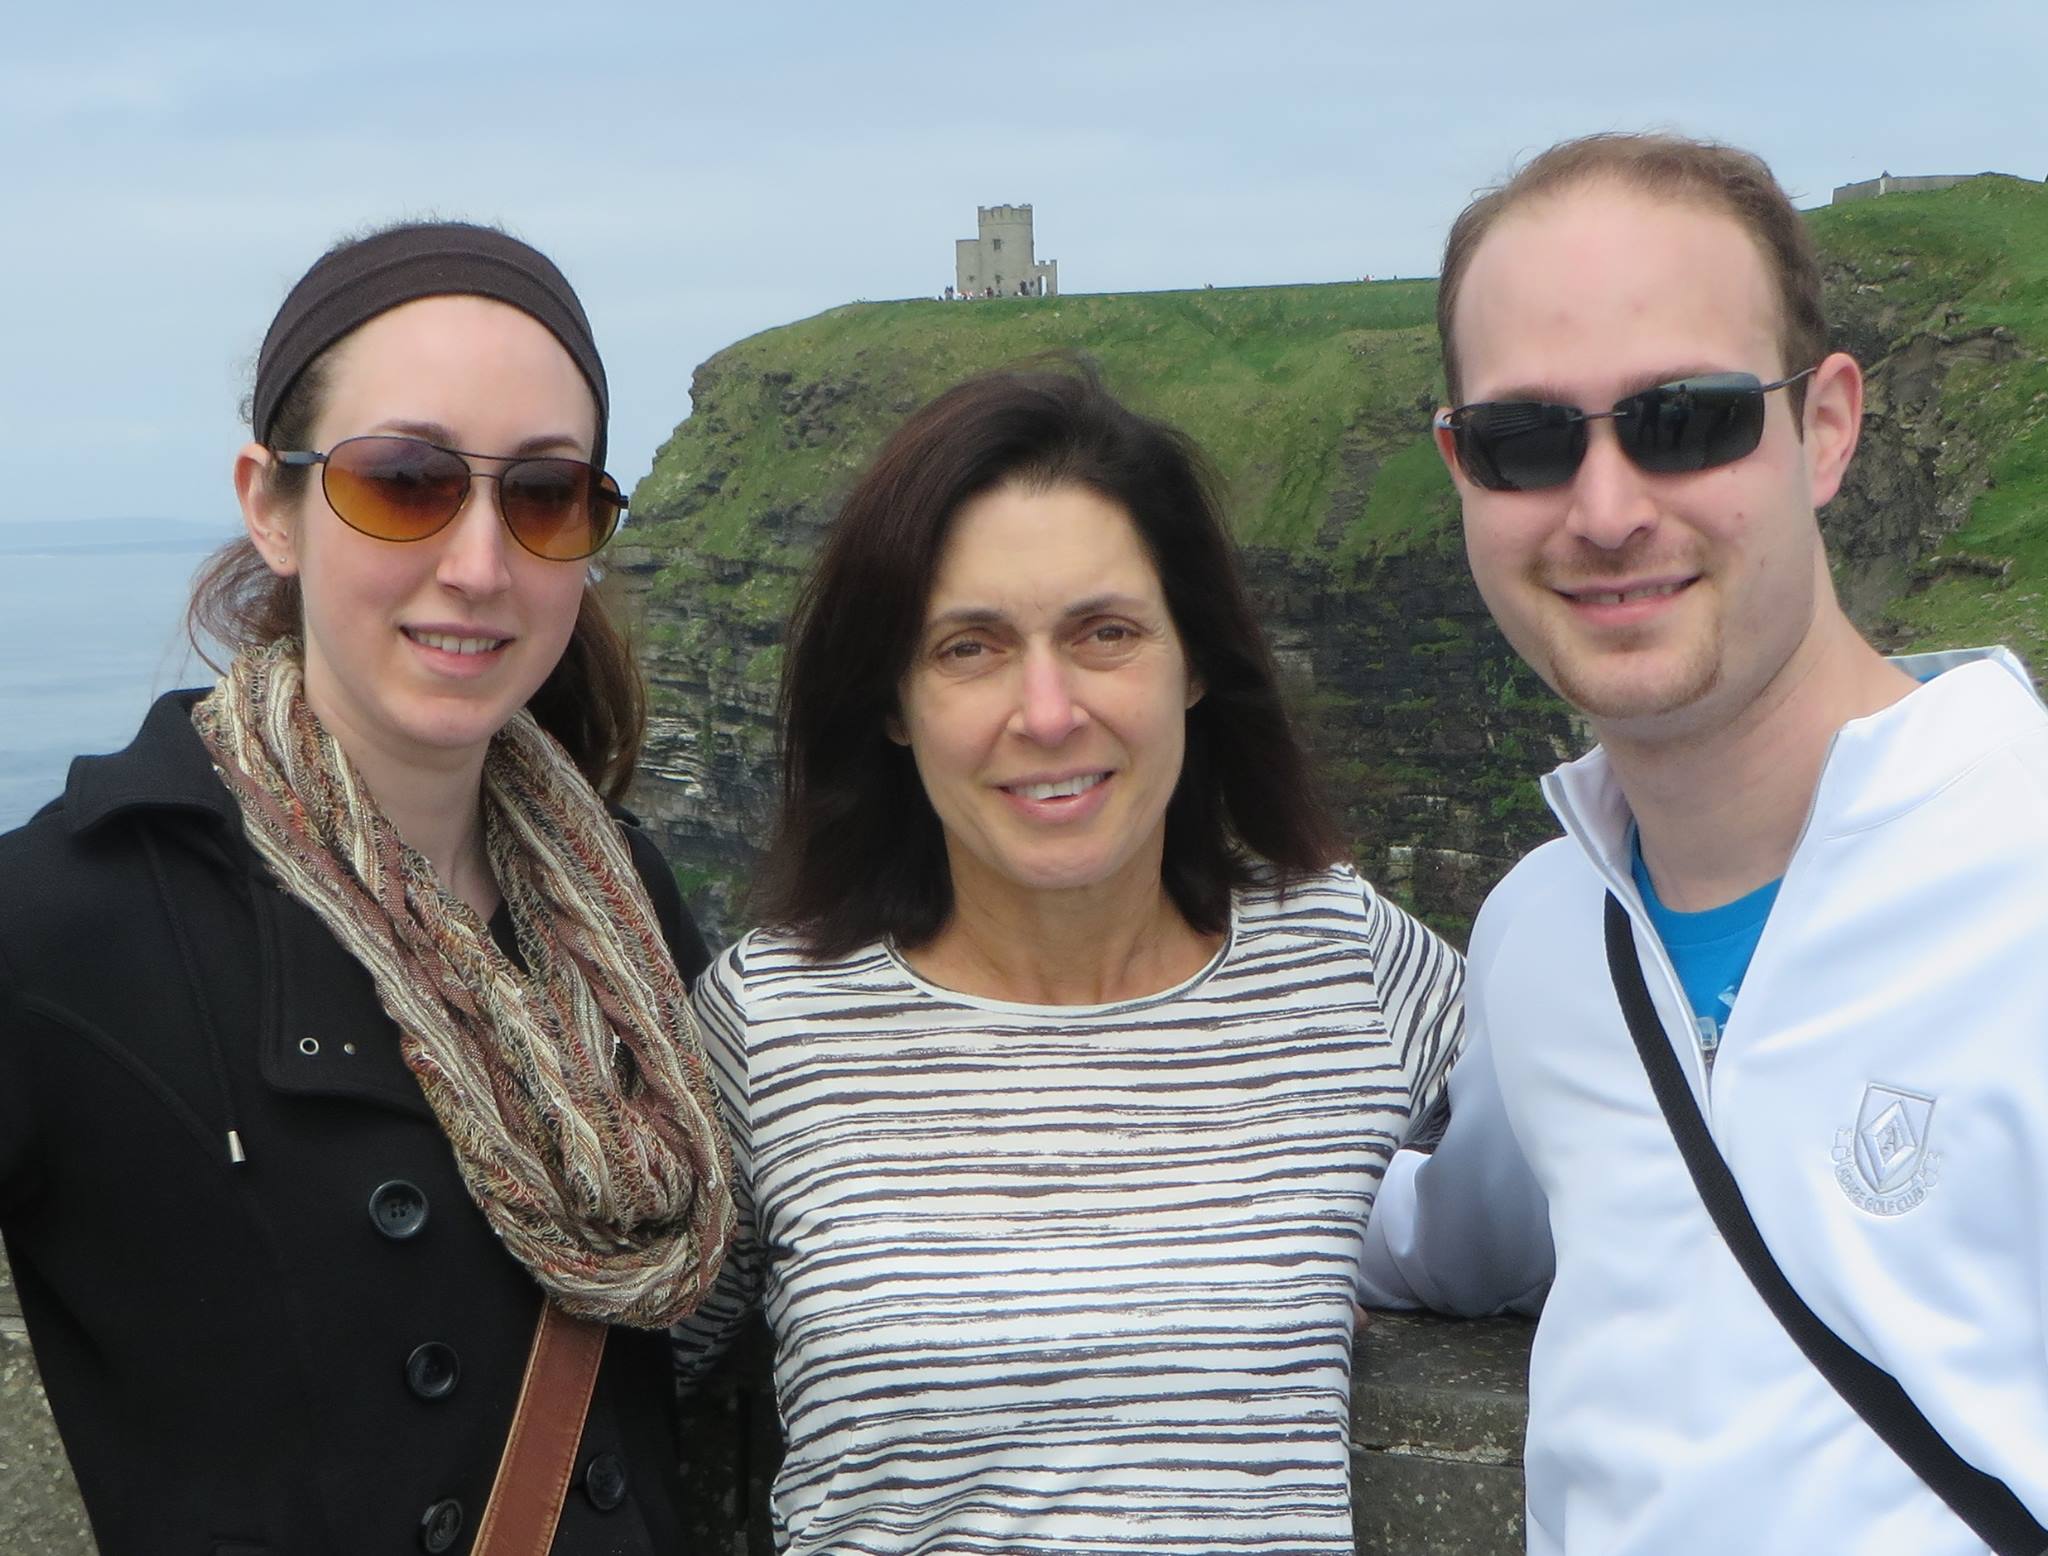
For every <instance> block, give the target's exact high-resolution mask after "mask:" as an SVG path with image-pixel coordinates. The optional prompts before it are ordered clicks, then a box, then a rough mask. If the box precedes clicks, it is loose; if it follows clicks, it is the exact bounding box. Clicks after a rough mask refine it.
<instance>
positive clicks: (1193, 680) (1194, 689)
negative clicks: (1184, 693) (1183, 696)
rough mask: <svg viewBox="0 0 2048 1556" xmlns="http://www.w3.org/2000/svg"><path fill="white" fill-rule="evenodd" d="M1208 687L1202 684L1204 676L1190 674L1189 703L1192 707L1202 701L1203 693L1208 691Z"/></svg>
mask: <svg viewBox="0 0 2048 1556" xmlns="http://www.w3.org/2000/svg"><path fill="white" fill-rule="evenodd" d="M1208 689H1209V688H1208V687H1206V686H1204V685H1203V684H1202V678H1201V677H1200V676H1199V675H1192V674H1191V675H1189V676H1188V702H1187V705H1188V706H1189V707H1190V708H1192V707H1193V706H1194V705H1195V704H1196V703H1198V702H1200V701H1201V700H1202V694H1203V693H1204V692H1206V691H1208Z"/></svg>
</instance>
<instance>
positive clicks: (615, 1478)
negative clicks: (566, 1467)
mask: <svg viewBox="0 0 2048 1556" xmlns="http://www.w3.org/2000/svg"><path fill="white" fill-rule="evenodd" d="M583 1494H584V1495H585V1496H587V1497H588V1498H590V1505H591V1506H592V1507H594V1508H596V1509H597V1510H598V1511H599V1512H600V1513H609V1512H610V1511H611V1510H612V1509H613V1508H615V1507H617V1506H618V1505H619V1504H620V1503H621V1502H623V1501H625V1500H626V1461H625V1460H624V1459H622V1458H620V1457H619V1456H618V1455H617V1454H615V1453H601V1454H599V1455H598V1456H597V1457H596V1458H594V1459H592V1460H591V1461H590V1467H589V1468H588V1469H586V1470H585V1471H584V1472H583Z"/></svg>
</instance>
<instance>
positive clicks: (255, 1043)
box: [0, 692, 706, 1556]
mask: <svg viewBox="0 0 2048 1556" xmlns="http://www.w3.org/2000/svg"><path fill="white" fill-rule="evenodd" d="M197 696H198V694H197V693H192V692H185V693H173V694H171V695H170V696H167V697H164V698H162V699H160V700H159V701H158V702H157V704H156V705H155V707H154V708H153V709H152V710H151V711H150V714H149V716H148V719H147V720H146V721H145V723H144V725H143V727H142V730H141V732H140V733H139V734H138V735H137V737H136V739H135V741H134V743H133V744H132V745H130V746H129V748H128V749H127V750H126V751H123V752H121V753H119V754H118V755H114V756H107V757H89V758H81V759H80V760H79V761H77V762H76V763H74V764H73V767H72V770H71V776H70V780H69V783H68V784H67V786H66V789H65V793H64V796H63V798H62V799H61V800H59V801H57V802H56V803H54V804H53V805H51V806H49V807H47V808H46V809H45V810H44V811H43V812H41V813H40V814H39V815H38V816H37V817H36V818H35V819H34V820H32V821H31V822H29V824H28V825H27V826H25V827H23V828H21V829H20V830H18V831H15V832H12V833H9V834H8V835H6V836H5V837H0V1230H4V1233H5V1237H6V1246H7V1257H8V1259H9V1261H10V1263H11V1264H12V1266H13V1270H14V1278H15V1281H16V1284H17V1286H18V1288H19V1291H20V1296H21V1305H22V1310H23V1312H24V1314H25V1315H26V1317H27V1320H28V1326H29V1336H30V1339H31V1341H32V1342H33V1344H34V1347H35V1353H36V1359H37V1361H38V1363H39V1364H40V1366H41V1368H42V1373H43V1379H44V1383H45V1385H46V1387H47V1389H48V1392H49V1396H50V1403H51V1408H52V1410H53V1412H54V1414H55V1416H56V1419H57V1426H58V1429H59V1431H60V1432H61V1433H62V1435H63V1438H64V1443H65V1447H66V1448H67V1450H68V1451H69V1453H70V1455H71V1460H72V1464H73V1467H74V1469H75V1470H76V1472H77V1476H78V1482H79V1487H80V1489H81V1491H82V1492H83V1493H84V1497H85V1503H86V1508H87V1510H88V1512H89V1513H90V1515H91V1518H92V1524H93V1530H94V1533H95V1535H96V1536H97V1537H98V1540H99V1545H100V1550H101V1552H102V1556H373V1553H383V1552H389V1553H393V1556H398V1553H404V1552H416V1551H420V1550H423V1549H424V1550H430V1551H435V1550H439V1551H450V1552H455V1553H458V1556H459V1553H463V1552H467V1551H468V1550H469V1549H470V1545H471V1541H472V1539H473V1537H474V1534H475V1530H476V1525H477V1521H478V1519H479V1518H480V1517H481V1516H482V1513H483V1509H484V1504H485V1501H486V1499H487V1497H488V1494H489V1491H490V1486H491V1481H492V1478H493V1475H494V1474H495V1472H496V1468H497V1463H498V1458H499V1455H500V1453H501V1452H502V1450H503V1447H504V1443H505V1434H506V1428H507V1427H508V1425H509V1424H510V1421H511V1417H512V1408H513V1403H514V1401H515V1399H516V1398H517V1395H518V1389H519V1384H520V1379H521V1375H522V1371H523V1368H524V1366H525V1361H526V1355H527V1351H528V1348H529V1345H530V1343H531V1340H532V1335H533V1326H534V1322H535V1320H536V1318H537V1317H538V1316H539V1312H540V1301H541V1299H540V1294H539V1288H538V1287H537V1286H536V1285H535V1284H534V1282H533V1280H532V1278H531V1277H530V1276H529V1275H528V1274H527V1273H526V1271H525V1270H524V1269H523V1268H522V1267H521V1266H520V1265H519V1264H518V1263H517V1262H516V1261H515V1260H514V1259H513V1258H512V1257H511V1256H510V1255H509V1254H508V1253H506V1252H505V1250H504V1248H503V1247H502V1246H501V1245H500V1244H499V1242H498V1241H497V1239H496V1237H495V1236H494V1234H493V1233H492V1232H491V1230H490V1228H489V1226H488V1224H487V1223H486V1222H485V1220H484V1218H483V1215H482V1214H481V1212H479V1211H478V1210H477V1209H476V1207H475V1206H474V1204H472V1202H471V1201H470V1198H469V1196H468V1194H467V1193H466V1192H465V1191H464V1189H463V1186H462V1182H461V1180H460V1178H459V1177H458V1176H457V1172H456V1167H455V1159H454V1156H453V1153H452V1152H451V1151H450V1149H449V1147H448V1144H447V1141H446V1139H445V1138H444V1137H443V1135H442V1132H441V1129H440V1126H439V1125H438V1123H437V1122H436V1121H435V1119H434V1115H433V1113H432V1111H431V1110H430V1109H429V1108H428V1106H427V1103H426V1099H425V1098H424V1096H423V1095H422V1094H421V1092H420V1090H419V1087H418V1085H417V1084H416V1083H415V1082H414V1080H413V1078H412V1075H411V1073H410V1072H409V1071H408V1070H407V1069H406V1068H405V1066H404V1063H403V1061H402V1060H401V1058H400V1054H399V1046H398V1032H397V1029H396V1027H395V1026H394V1025H393V1024H392V1022H391V1021H390V1019H389V1018H388V1017H386V1016H385V1014H384V1013H383V1011H382V1010H381V1009H380V1008H379V1006H378V1004H377V998H376V994H375V992H374V990H373V988H372V985H371V981H370V977H369V975H368V974H367V973H366V972H365V971H364V970H363V969H362V967H361V966H360V965H359V964H358V963H356V962H355V961H354V960H353V959H352V958H351V957H350V956H349V955H348V954H347V953H346V952H345V951H344V950H343V949H342V948H341V946H340V945H339V944H338V943H337V942H336V941H335V939H334V938H333V937H332V936H331V935H330V934H329V933H328V931H327V930H326V929H325V928H324V927H323V926H322V925H321V924H320V922H319V920H318V919H317V918H315V917H314V915H313V914H312V912H311V911H310V910H308V909H307V908H305V907H304V906H303V905H301V904H300V903H298V902H297V901H295V900H294V899H292V898H290V897H288V896H287V895H285V894H284V893H283V892H282V891H281V890H279V889H278V887H277V886H276V885H275V883H274V882H273V881H272V880H271V878H270V876H269V875H268V874H267V872H266V871H265V870H264V868H263V866H262V863H261V862H260V860H259V859H258V857H257V856H256V854H255V852H254V850H253V849H252V848H251V847H250V846H249V844H248V843H247V841H246V840H245V838H244V837H243V834H242V828H241V820H240V816H239V814H238V812H237V810H236V807H235V803H234V801H233V799H232V798H231V797H230V796H229V794H228V793H227V791H226V789H225V788H224V787H223V786H222V785H221V783H220V781H219V779H218V777H217V776H216V775H215V774H214V772H213V769H212V766H211V763H210V761H209V759H208V756H207V753H206V750H205V747H204V746H203V745H202V744H201V743H200V741H199V738H198V736H197V735H196V734H195V733H194V732H193V730H192V726H191V721H190V710H191V705H192V703H193V701H194V700H195V699H196V697H197ZM626 834H627V836H628V838H629V839H630V841H631V844H632V852H633V858H634V862H635V864H636V866H637V867H638V869H639V871H640V874H641V876H642V877H643V879H644V880H645V881H646V883H647V887H648V890H649V892H650V893H651V895H652V897H653V900H654V903H655V905H656V907H657V909H658V910H659V911H660V916H661V921H662V927H663V929H664V930H665V931H666V933H667V935H668V939H669V943H670V946H671V948H672V949H673V950H674V951H675V953H676V956H677V960H678V963H679V965H680V966H681V967H682V969H683V972H684V975H685V977H686V978H688V977H694V976H695V975H696V973H697V972H698V971H699V970H701V968H702V967H703V965H704V962H705V960H706V957H705V951H704V946H703V942H702V941H701V940H700V939H699V937H698V935H697V932H696V929H695V927H694V925H692V923H691V922H690V919H689V917H688V914H687V913H686V912H685V910H684V908H683V905H682V902H681V899H680V897H679V895H678V894H677V891H676V887H675V882H674V880H673V878H672V877H671V876H670V874H669V871H668V869H667V868H666V866H665V865H664V864H663V862H662V860H661V856H660V854H659V853H658V852H657V850H656V849H655V847H654V845H653V844H652V843H650V842H649V841H648V840H647V839H646V838H645V837H644V836H643V835H642V834H641V833H640V832H639V831H638V830H637V829H636V828H633V827H631V826H627V827H626ZM230 1130H233V1131H234V1132H235V1134H236V1135H237V1137H238V1138H239V1140H240V1141H241V1145H242V1148H243V1152H244V1155H245V1156H246V1160H244V1161H242V1162H240V1163H237V1162H234V1161H232V1160H230V1149H229V1141H228V1137H229V1131H230ZM671 1376H672V1373H671V1366H670V1361H669V1355H668V1349H667V1343H666V1339H665V1337H664V1336H662V1335H659V1334H650V1333H645V1332H642V1331H637V1330H630V1329H624V1328H616V1329H614V1330H613V1331H612V1334H611V1338H610V1342H609V1344H608V1346H607V1349H606V1355H605V1361H604V1366H603V1370H602V1372H601V1373H600V1374H599V1378H598V1382H597V1389H596V1394H595V1397H594V1399H593V1401H592V1404H591V1409H590V1415H589V1419H588V1422H587V1424H586V1426H585V1429H584V1433H583V1440H582V1443H581V1446H580V1448H579V1450H578V1453H577V1458H576V1466H575V1478H574V1480H573V1481H572V1484H571V1490H570V1493H569V1498H568V1503H567V1506H566V1508H565V1509H564V1512H563V1516H562V1523H561V1528H560V1531H559V1533H558V1534H557V1537H556V1540H555V1544H554V1551H555V1552H556V1553H557V1556H599V1553H604V1556H629V1553H630V1556H640V1553H648V1556H654V1553H659V1556H676V1553H677V1552H680V1551H682V1550H683V1549H684V1545H683V1539H682V1535H681V1532H680V1531H681V1524H682V1520H681V1508H680V1502H679V1499H680V1496H681V1491H680V1484H679V1476H678V1471H677V1461H678V1453H677V1444H676V1428H675V1424H674V1420H675V1418H674V1412H673V1399H674V1395H673V1386H672V1382H671Z"/></svg>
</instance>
